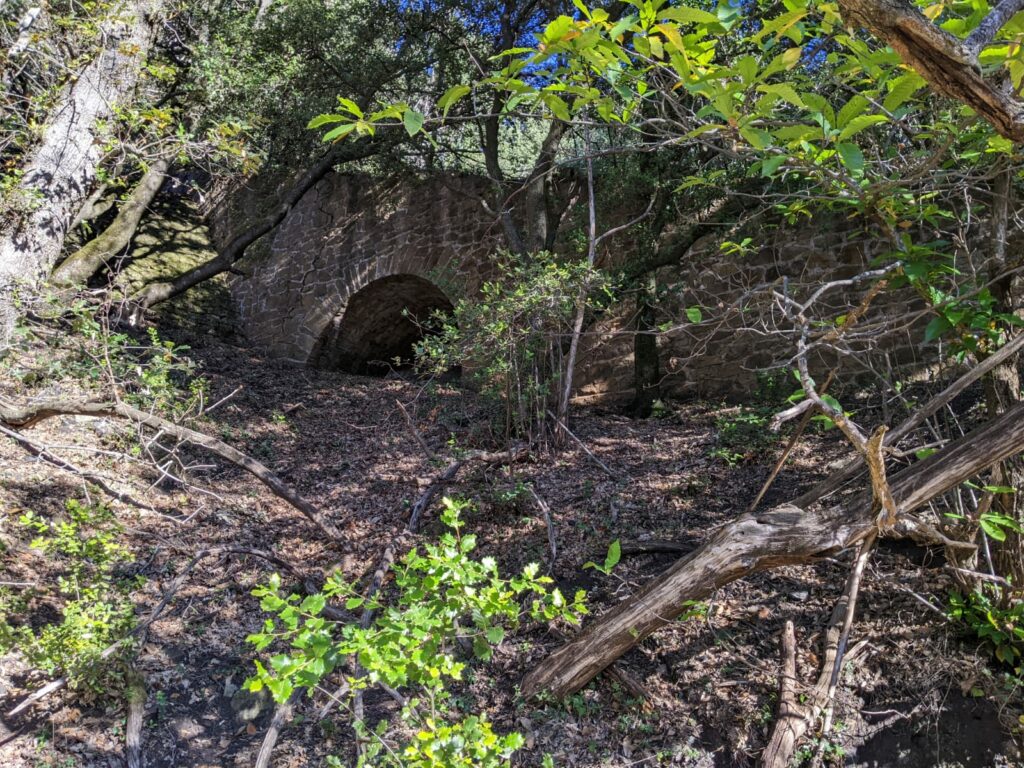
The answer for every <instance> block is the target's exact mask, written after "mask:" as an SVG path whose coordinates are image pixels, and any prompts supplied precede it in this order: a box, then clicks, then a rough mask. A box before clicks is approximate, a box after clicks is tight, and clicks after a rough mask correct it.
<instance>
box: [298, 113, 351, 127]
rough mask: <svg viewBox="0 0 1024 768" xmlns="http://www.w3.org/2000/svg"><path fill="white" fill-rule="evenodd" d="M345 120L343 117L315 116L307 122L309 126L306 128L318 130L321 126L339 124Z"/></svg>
mask: <svg viewBox="0 0 1024 768" xmlns="http://www.w3.org/2000/svg"><path fill="white" fill-rule="evenodd" d="M347 119H348V118H347V117H345V116H344V115H317V116H316V117H314V118H313V119H312V120H310V121H309V124H308V125H307V126H306V127H307V128H319V127H321V126H323V125H327V124H328V123H340V122H341V121H342V120H347Z"/></svg>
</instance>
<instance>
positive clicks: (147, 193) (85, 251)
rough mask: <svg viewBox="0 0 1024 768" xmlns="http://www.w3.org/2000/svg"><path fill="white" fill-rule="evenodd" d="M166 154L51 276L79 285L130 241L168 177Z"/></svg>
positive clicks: (151, 166) (147, 171)
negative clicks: (103, 224) (102, 227)
mask: <svg viewBox="0 0 1024 768" xmlns="http://www.w3.org/2000/svg"><path fill="white" fill-rule="evenodd" d="M170 165H171V161H170V159H169V158H166V157H161V158H158V159H157V160H154V161H153V162H152V163H150V165H149V168H148V169H147V170H146V173H145V174H143V176H142V178H141V179H140V180H139V183H138V184H137V185H136V186H135V189H133V190H132V193H131V194H130V195H129V196H128V199H127V200H125V202H124V203H123V204H122V205H121V207H120V208H119V209H118V212H117V216H116V217H115V218H114V220H113V221H112V222H111V223H110V226H109V227H107V228H106V229H105V230H103V232H101V233H100V234H99V235H97V236H96V237H94V238H93V239H92V240H90V241H89V242H88V243H86V244H85V245H83V246H82V247H81V248H79V249H78V250H77V251H75V252H74V253H72V254H71V255H70V256H68V257H67V258H66V259H65V260H64V261H63V262H62V263H61V264H60V266H59V267H57V269H55V270H54V271H53V276H52V277H51V280H52V281H53V282H55V283H59V284H66V285H79V284H81V283H84V282H86V281H87V280H88V279H89V278H90V277H92V276H93V275H95V274H96V273H97V272H98V271H99V270H100V269H101V268H102V267H104V266H105V265H107V264H109V263H110V261H111V259H113V258H114V257H116V256H117V255H118V254H119V253H121V252H122V251H123V250H124V249H125V248H127V247H128V244H129V243H130V242H131V240H132V238H133V237H134V236H135V230H136V229H138V227H139V222H140V221H141V220H142V216H143V214H144V213H145V212H146V210H147V209H148V208H149V205H150V203H152V202H153V198H155V197H156V195H157V192H159V191H160V187H162V186H163V184H164V180H165V179H166V178H167V169H168V168H169V167H170Z"/></svg>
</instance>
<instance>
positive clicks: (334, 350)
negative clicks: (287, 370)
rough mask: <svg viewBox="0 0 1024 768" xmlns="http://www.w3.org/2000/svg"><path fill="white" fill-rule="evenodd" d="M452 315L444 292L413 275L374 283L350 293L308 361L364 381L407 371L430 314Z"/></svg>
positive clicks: (395, 276) (397, 276)
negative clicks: (398, 371) (357, 375)
mask: <svg viewBox="0 0 1024 768" xmlns="http://www.w3.org/2000/svg"><path fill="white" fill-rule="evenodd" d="M452 310H453V307H452V303H451V301H450V300H449V299H448V297H447V296H446V295H445V294H444V291H442V290H441V289H440V288H438V287H437V286H436V285H434V284H433V283H431V282H430V281H429V280H425V279H424V278H422V277H419V276H418V275H410V274H399V275H390V276H388V277H381V278H378V279H377V280H374V281H373V282H371V283H370V284H369V285H367V286H365V287H363V288H361V289H360V290H358V291H356V292H355V293H354V294H352V296H351V297H350V298H349V300H348V303H347V304H346V305H345V310H344V311H343V312H342V313H341V315H340V316H339V317H338V318H336V319H335V320H334V321H332V322H331V323H330V325H329V326H328V327H327V329H326V330H325V331H324V333H323V334H322V336H321V337H320V340H319V341H318V342H317V346H316V348H315V350H314V352H313V355H312V356H311V358H310V362H311V363H312V364H313V365H315V366H316V367H318V368H327V369H329V370H337V371H347V372H349V373H358V374H363V375H370V376H374V375H376V376H383V375H385V374H386V373H388V372H389V371H390V370H392V369H394V368H408V367H409V366H410V365H411V364H412V362H413V353H414V349H415V345H416V343H417V342H418V341H420V340H421V339H422V338H423V337H424V335H425V330H424V328H423V326H422V325H421V324H422V323H425V322H426V321H427V320H428V319H429V318H430V317H431V315H433V314H434V313H435V312H438V311H440V312H443V313H446V314H447V313H451V312H452ZM396 359H397V360H398V362H397V363H396Z"/></svg>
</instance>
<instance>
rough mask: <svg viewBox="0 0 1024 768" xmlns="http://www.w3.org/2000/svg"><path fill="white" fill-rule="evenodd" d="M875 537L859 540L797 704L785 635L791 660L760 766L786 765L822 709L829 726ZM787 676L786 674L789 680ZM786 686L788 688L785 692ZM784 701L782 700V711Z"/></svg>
mask: <svg viewBox="0 0 1024 768" xmlns="http://www.w3.org/2000/svg"><path fill="white" fill-rule="evenodd" d="M875 538H876V534H870V535H869V536H868V538H867V539H865V540H864V541H863V542H861V548H860V554H859V555H858V556H857V561H856V563H855V564H854V567H853V569H852V570H851V571H850V577H849V579H847V582H846V589H845V590H843V595H842V597H840V598H839V601H838V602H837V603H836V606H835V608H834V609H833V611H832V618H831V620H830V621H829V628H828V631H827V632H826V633H825V647H824V653H823V655H822V656H823V659H822V663H821V672H820V674H819V675H818V682H817V683H816V684H815V686H814V688H813V689H812V691H811V692H810V694H809V695H808V697H807V700H806V702H805V703H803V704H800V703H798V702H797V701H796V698H795V696H794V688H795V684H796V663H795V653H796V646H795V638H793V637H792V636H791V637H789V638H784V641H783V646H784V647H785V645H786V643H787V642H791V643H792V644H793V645H792V646H791V648H789V649H786V652H787V654H793V661H792V666H790V664H791V661H790V658H789V656H788V655H787V657H786V661H785V670H784V672H783V682H782V692H783V693H782V694H781V695H780V702H779V718H778V720H776V722H775V728H774V729H773V730H772V735H771V738H770V739H769V740H768V746H767V747H765V750H764V752H763V753H762V755H761V761H760V764H761V767H762V768H787V766H789V765H790V763H791V762H792V759H793V753H794V752H795V751H796V748H797V746H798V745H799V743H800V739H802V738H803V736H804V734H805V733H807V731H808V730H809V729H810V728H811V726H813V725H814V723H815V722H816V721H817V719H818V717H819V716H820V715H821V714H822V713H823V712H824V713H826V714H825V717H826V721H827V722H828V723H829V725H831V706H832V701H833V699H834V698H835V694H836V686H837V685H838V684H839V673H840V671H841V670H842V666H843V658H844V656H845V655H846V645H847V642H848V641H849V637H850V627H851V626H852V625H853V616H854V613H855V611H856V608H857V595H858V593H859V591H860V580H861V576H862V575H863V574H864V567H865V565H867V561H868V558H869V557H870V556H871V549H872V547H873V545H874V542H875ZM787 630H788V632H789V633H790V635H792V622H787ZM787 676H788V677H789V680H788V683H787V679H786V678H787ZM787 685H788V687H789V690H788V691H786V686H787ZM786 694H788V700H786V699H784V698H783V695H786ZM783 702H785V710H784V709H783Z"/></svg>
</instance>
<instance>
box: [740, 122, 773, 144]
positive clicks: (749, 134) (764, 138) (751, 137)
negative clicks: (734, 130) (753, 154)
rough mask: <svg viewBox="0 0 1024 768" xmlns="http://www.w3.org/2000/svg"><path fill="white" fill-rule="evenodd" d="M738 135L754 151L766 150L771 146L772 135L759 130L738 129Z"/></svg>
mask: <svg viewBox="0 0 1024 768" xmlns="http://www.w3.org/2000/svg"><path fill="white" fill-rule="evenodd" d="M740 135H741V136H742V137H743V138H744V139H746V140H747V141H748V142H749V143H750V146H752V147H754V149H767V148H768V147H770V146H771V145H772V135H771V134H770V133H768V131H762V130H761V129H760V128H750V127H747V128H740Z"/></svg>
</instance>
